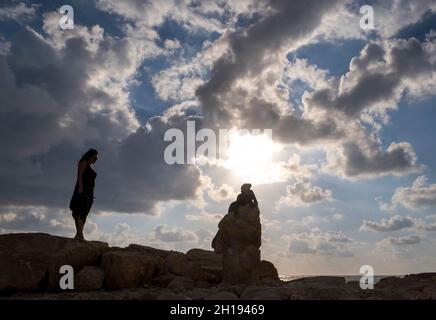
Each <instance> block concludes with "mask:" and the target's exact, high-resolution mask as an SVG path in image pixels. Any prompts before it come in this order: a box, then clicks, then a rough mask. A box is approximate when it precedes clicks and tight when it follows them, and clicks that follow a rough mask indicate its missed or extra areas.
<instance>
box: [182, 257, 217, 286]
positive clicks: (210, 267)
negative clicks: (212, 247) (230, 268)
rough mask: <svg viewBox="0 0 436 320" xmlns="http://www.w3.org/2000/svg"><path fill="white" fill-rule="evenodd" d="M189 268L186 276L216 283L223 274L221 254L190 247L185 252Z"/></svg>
mask: <svg viewBox="0 0 436 320" xmlns="http://www.w3.org/2000/svg"><path fill="white" fill-rule="evenodd" d="M186 256H187V257H188V260H189V262H190V266H191V268H190V269H189V274H187V276H189V277H191V278H192V279H194V280H197V281H206V282H209V283H218V282H220V281H221V280H222V275H223V256H222V255H221V254H216V253H215V252H213V251H208V250H202V249H191V250H189V251H188V252H187V253H186Z"/></svg>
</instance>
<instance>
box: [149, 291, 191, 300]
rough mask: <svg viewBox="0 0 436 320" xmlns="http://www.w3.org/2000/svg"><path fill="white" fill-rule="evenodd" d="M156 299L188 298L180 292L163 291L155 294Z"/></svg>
mask: <svg viewBox="0 0 436 320" xmlns="http://www.w3.org/2000/svg"><path fill="white" fill-rule="evenodd" d="M156 300H188V298H187V297H186V296H185V295H183V294H181V293H174V292H170V291H164V292H161V293H159V294H158V295H157V297H156Z"/></svg>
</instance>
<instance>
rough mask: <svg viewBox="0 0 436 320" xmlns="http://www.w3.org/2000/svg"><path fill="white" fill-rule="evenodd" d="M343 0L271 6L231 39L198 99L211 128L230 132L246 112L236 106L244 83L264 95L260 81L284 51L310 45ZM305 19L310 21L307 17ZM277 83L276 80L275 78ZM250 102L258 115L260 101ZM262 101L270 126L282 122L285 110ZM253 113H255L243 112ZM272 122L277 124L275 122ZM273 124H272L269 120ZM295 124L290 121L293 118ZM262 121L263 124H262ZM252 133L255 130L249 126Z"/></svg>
mask: <svg viewBox="0 0 436 320" xmlns="http://www.w3.org/2000/svg"><path fill="white" fill-rule="evenodd" d="M338 2H339V1H334V2H329V3H328V4H327V3H326V2H324V1H316V0H315V1H304V2H289V1H270V2H269V14H266V15H265V17H263V18H262V19H260V20H259V21H258V22H256V23H254V24H253V25H251V26H250V27H248V28H246V29H241V30H237V31H235V32H233V33H230V34H229V35H228V43H229V52H228V53H227V54H224V55H223V56H222V57H221V58H220V59H218V61H216V62H215V64H214V66H213V68H212V71H211V79H210V80H209V81H208V82H207V83H205V84H204V85H202V86H201V87H199V88H198V90H197V92H196V93H197V97H198V98H199V100H200V101H201V104H202V109H203V113H204V116H205V120H206V121H207V122H208V123H209V124H211V125H212V124H213V125H217V126H221V127H230V126H231V125H232V124H233V125H234V124H236V123H235V122H237V120H238V117H239V114H240V111H244V110H243V109H245V107H244V105H246V104H235V103H234V102H235V101H238V100H240V99H241V97H240V94H241V93H242V94H245V93H244V91H243V88H240V87H238V84H239V83H240V82H241V81H240V80H244V81H245V84H246V88H247V86H248V85H247V82H250V81H249V79H252V81H251V82H253V83H254V82H255V83H256V84H257V85H256V86H253V87H252V88H251V91H252V93H254V92H253V91H255V92H256V93H259V88H260V87H262V86H263V81H261V82H259V81H258V80H259V78H258V76H259V75H261V73H262V72H263V71H264V70H265V69H266V68H267V67H270V66H271V65H273V64H272V60H270V59H272V58H273V57H274V58H275V59H277V58H276V57H277V55H278V54H280V53H283V49H284V47H286V46H287V45H288V46H297V44H298V43H299V41H304V40H307V38H308V37H309V36H310V34H311V32H313V30H314V29H316V27H317V26H318V24H319V21H320V20H321V18H322V17H323V15H324V14H325V13H326V12H327V11H329V10H333V9H334V8H335V6H336V4H337V3H338ZM303 17H304V18H303ZM270 80H271V79H270ZM244 100H248V102H249V104H248V109H249V110H250V109H252V110H256V106H255V105H254V106H250V104H251V103H254V104H256V102H255V100H254V99H250V98H248V99H244ZM250 100H251V101H250ZM262 100H263V99H258V101H259V102H258V104H259V103H261V104H262V105H263V107H262V108H259V110H262V111H263V112H262V114H261V115H265V120H267V121H266V126H268V125H269V124H270V123H271V120H274V118H276V119H277V118H279V117H280V114H279V110H278V108H277V106H275V105H274V104H271V103H270V104H267V103H264V102H263V101H262ZM243 114H250V112H249V111H248V112H243ZM271 118H272V119H271ZM268 120H269V121H268ZM288 121H289V119H288ZM259 122H260V121H259ZM243 127H247V128H250V127H251V126H250V125H248V126H243Z"/></svg>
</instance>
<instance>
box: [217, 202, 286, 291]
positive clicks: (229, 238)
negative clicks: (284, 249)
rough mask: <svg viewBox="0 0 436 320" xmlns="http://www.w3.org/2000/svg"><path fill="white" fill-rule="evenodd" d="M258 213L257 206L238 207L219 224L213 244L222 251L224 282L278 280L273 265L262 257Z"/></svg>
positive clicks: (247, 282) (238, 282)
mask: <svg viewBox="0 0 436 320" xmlns="http://www.w3.org/2000/svg"><path fill="white" fill-rule="evenodd" d="M259 214H260V212H259V208H258V207H252V206H251V205H245V206H239V207H238V208H236V210H235V211H231V212H229V213H228V214H227V215H225V216H224V217H223V218H222V220H221V221H220V223H219V224H218V233H217V235H216V238H215V239H214V241H213V243H212V246H213V248H214V250H215V252H216V253H222V254H223V282H225V283H229V284H231V283H235V284H240V283H245V284H251V283H258V282H259V281H262V280H265V279H272V280H278V275H277V270H276V268H275V267H274V265H273V264H272V263H269V262H267V261H262V262H261V260H260V246H261V242H262V241H261V235H262V230H261V224H260V217H259Z"/></svg>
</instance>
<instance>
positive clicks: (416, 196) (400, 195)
mask: <svg viewBox="0 0 436 320" xmlns="http://www.w3.org/2000/svg"><path fill="white" fill-rule="evenodd" d="M427 181H428V178H427V177H426V176H419V177H417V178H416V179H415V181H414V182H413V183H412V185H411V186H410V187H399V188H397V189H396V190H395V193H394V195H393V196H392V199H391V203H390V204H389V206H390V207H393V208H396V207H397V206H398V205H402V206H403V207H405V208H407V209H410V210H416V209H418V210H422V209H428V208H432V207H434V206H436V184H428V183H427Z"/></svg>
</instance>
